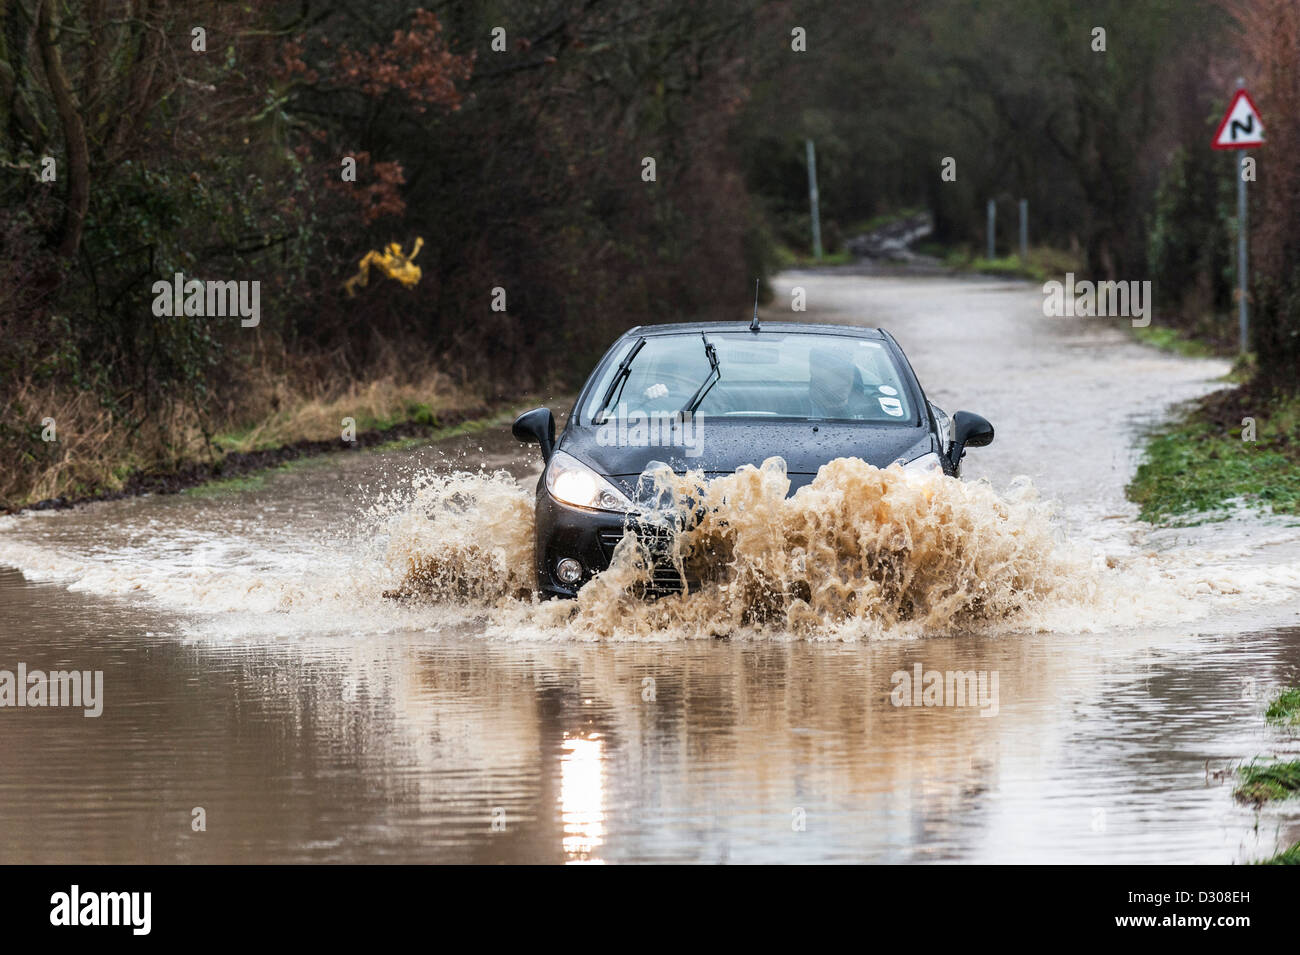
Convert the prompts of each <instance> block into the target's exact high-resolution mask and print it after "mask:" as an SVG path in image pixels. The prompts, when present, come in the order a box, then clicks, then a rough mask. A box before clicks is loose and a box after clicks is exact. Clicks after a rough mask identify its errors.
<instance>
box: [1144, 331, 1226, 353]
mask: <svg viewBox="0 0 1300 955" xmlns="http://www.w3.org/2000/svg"><path fill="white" fill-rule="evenodd" d="M1132 331H1133V337H1134V338H1136V339H1137V340H1138V341H1140V342H1142V344H1144V345H1151V346H1153V347H1155V348H1159V349H1160V350H1161V351H1168V352H1174V353H1175V354H1178V355H1184V356H1186V357H1188V358H1208V357H1209V356H1211V355H1213V354H1215V351H1214V349H1213V348H1211V347H1210V346H1209V345H1207V344H1206V343H1205V342H1203V341H1200V340H1199V339H1195V338H1187V337H1185V336H1184V335H1183V334H1182V333H1181V332H1179V331H1178V330H1177V329H1174V328H1170V327H1169V326H1167V325H1148V326H1146V327H1145V328H1133V329H1132Z"/></svg>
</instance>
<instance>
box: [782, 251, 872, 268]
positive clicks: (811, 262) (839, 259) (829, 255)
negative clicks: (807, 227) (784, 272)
mask: <svg viewBox="0 0 1300 955" xmlns="http://www.w3.org/2000/svg"><path fill="white" fill-rule="evenodd" d="M776 261H777V266H778V267H779V268H782V269H802V268H808V267H810V266H821V265H852V264H853V261H854V259H853V256H851V255H850V254H849V253H848V252H847V251H846V250H844V249H841V250H840V251H838V252H826V253H824V254H823V255H822V257H821V259H815V258H813V256H812V255H811V254H809V253H806V252H796V251H795V250H794V249H791V248H790V247H789V246H784V245H783V246H778V247H777V249H776Z"/></svg>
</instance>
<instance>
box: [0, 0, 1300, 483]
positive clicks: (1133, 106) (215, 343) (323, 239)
mask: <svg viewBox="0 0 1300 955" xmlns="http://www.w3.org/2000/svg"><path fill="white" fill-rule="evenodd" d="M1225 3H1226V4H1229V5H1228V6H1227V7H1225V6H1224V4H1225ZM1252 18H1253V19H1252ZM1252 23H1253V24H1254V26H1251V27H1250V28H1249V29H1247V30H1242V29H1241V26H1242V25H1243V24H1245V25H1249V24H1252ZM1261 23H1281V24H1282V27H1281V28H1280V29H1277V30H1260V29H1259V24H1261ZM1097 27H1102V28H1104V29H1105V31H1106V32H1105V48H1104V50H1099V49H1097V46H1096V28H1097ZM1298 32H1300V27H1297V24H1296V22H1295V8H1294V5H1293V4H1289V3H1288V0H1241V2H1240V3H1236V2H1232V0H1223V3H1220V2H1218V0H1103V2H1099V3H1089V4H1087V5H1084V4H1079V3H1075V2H1070V0H925V2H922V3H914V4H912V3H909V4H898V3H896V2H894V0H860V2H855V3H852V4H848V3H830V2H824V0H823V2H809V3H800V4H795V3H791V2H783V0H710V2H708V3H703V2H698V3H696V2H682V0H627V2H615V0H528V2H525V0H449V2H445V3H438V4H433V3H430V6H429V8H428V9H422V8H420V7H418V6H417V5H416V4H414V3H410V2H403V0H373V2H369V3H366V4H354V3H345V2H343V0H282V2H264V3H260V2H259V3H253V2H237V3H231V2H198V3H194V2H181V0H0V166H2V167H3V169H4V172H5V175H4V176H3V178H0V252H2V253H3V254H2V255H0V400H3V402H4V408H5V410H4V414H3V417H2V418H0V454H3V456H4V458H5V461H6V472H5V476H4V480H2V481H0V500H3V501H5V502H8V503H14V502H16V501H20V500H24V499H29V498H31V497H32V496H33V495H38V494H40V493H49V492H52V491H54V490H60V491H62V490H72V491H76V490H86V489H89V488H92V487H96V486H101V485H103V483H104V482H105V481H106V480H111V478H112V476H113V474H114V473H118V472H121V471H122V470H123V469H124V468H127V467H149V466H155V465H166V464H167V463H169V462H173V461H175V460H177V459H180V458H183V457H185V456H192V455H193V454H194V453H196V449H198V450H201V449H202V448H203V447H205V446H210V439H211V437H212V436H213V434H214V433H217V432H222V431H228V430H231V429H238V428H245V427H248V426H250V425H251V424H253V423H255V422H257V421H258V420H260V419H263V418H264V417H265V416H266V415H268V414H270V413H272V412H274V411H277V410H278V409H279V406H280V405H282V404H283V403H285V402H288V401H291V400H293V395H304V394H317V395H326V396H328V395H329V394H330V393H331V389H335V390H337V389H338V388H341V387H342V385H343V383H347V382H356V381H359V380H366V379H368V378H373V377H375V376H376V375H378V374H380V373H383V374H386V375H390V376H391V375H397V376H398V377H400V376H401V375H402V374H404V373H409V375H410V376H411V377H412V380H414V378H415V377H417V376H418V373H422V372H424V371H427V369H429V368H430V367H436V368H437V369H440V370H441V372H442V373H443V374H445V375H447V376H449V380H451V381H453V382H455V383H457V384H459V385H460V386H462V387H467V388H471V389H473V390H475V391H476V392H477V393H480V394H482V395H483V396H484V397H488V398H490V397H493V396H500V395H506V394H517V393H520V392H523V391H529V390H544V389H548V388H552V387H565V386H568V385H570V384H572V382H573V381H574V379H575V376H577V375H579V374H580V373H581V372H582V371H583V370H584V369H585V368H586V367H588V366H589V364H590V361H591V360H592V359H593V358H594V357H595V355H596V354H598V353H599V352H600V351H601V350H602V349H603V348H604V346H605V344H606V343H607V341H608V340H609V339H610V338H611V337H613V336H614V335H615V334H616V333H617V332H619V331H621V330H623V329H625V328H627V327H628V326H630V325H633V324H637V323H644V322H655V321H665V320H675V319H682V318H695V317H713V318H716V317H733V316H735V317H742V316H743V315H744V313H745V308H746V299H747V295H748V293H747V289H748V288H749V287H750V283H751V282H752V280H753V278H754V276H756V275H762V274H766V273H767V272H769V271H770V270H771V268H772V267H773V263H774V262H775V261H776V259H775V258H774V247H775V246H776V245H778V244H780V245H785V246H790V247H794V248H795V249H797V250H802V249H803V247H805V246H806V244H807V241H808V240H807V235H808V203H807V193H806V189H807V185H806V171H805V166H804V159H803V156H804V141H805V139H806V138H812V139H814V140H815V141H816V143H817V147H818V157H819V173H820V180H821V191H822V209H823V217H824V230H823V231H824V234H825V236H826V238H827V243H828V245H829V246H830V247H831V249H832V250H834V249H835V248H836V247H837V246H838V245H839V243H840V242H841V240H842V239H843V238H844V237H846V236H848V235H850V234H851V233H852V232H853V231H854V230H855V229H856V228H858V227H859V226H860V225H861V224H862V223H864V222H866V221H868V220H870V219H872V218H873V217H878V216H880V215H882V214H890V213H894V212H897V211H899V210H903V209H913V208H926V209H929V210H930V211H932V213H933V214H934V217H935V221H936V231H937V235H936V238H937V239H938V240H939V241H942V242H945V243H948V244H962V243H971V244H975V243H978V242H980V241H981V239H982V234H983V215H984V204H985V202H986V200H987V199H989V198H994V199H996V200H998V202H999V203H1000V208H1001V209H1002V215H1001V216H1000V225H1001V227H1002V230H1003V231H1002V232H1001V234H1000V243H1001V244H1002V245H1003V246H1004V247H1007V248H1009V246H1010V244H1011V241H1012V235H1013V230H1014V228H1015V226H1014V215H1013V210H1014V204H1013V203H1014V201H1015V200H1017V199H1019V198H1022V197H1023V198H1027V199H1028V200H1029V202H1030V208H1031V210H1032V211H1031V223H1032V225H1031V231H1032V238H1033V241H1034V243H1035V244H1041V245H1055V246H1058V247H1062V248H1072V249H1074V250H1075V251H1076V252H1077V253H1078V255H1079V257H1080V260H1081V261H1082V262H1084V263H1085V265H1086V268H1087V270H1088V271H1089V272H1091V273H1093V274H1094V275H1096V276H1109V277H1116V278H1130V279H1143V278H1153V279H1154V280H1155V282H1156V286H1157V290H1158V291H1157V302H1158V309H1159V311H1161V312H1162V313H1163V315H1164V316H1165V320H1166V321H1175V322H1182V323H1184V324H1187V325H1189V326H1197V327H1200V328H1201V330H1202V331H1203V332H1206V331H1208V332H1209V333H1210V334H1211V335H1213V332H1214V330H1215V329H1216V328H1217V327H1218V326H1217V325H1216V324H1215V323H1216V322H1217V321H1219V318H1218V316H1221V315H1222V314H1223V313H1224V312H1225V311H1226V310H1227V309H1228V308H1229V307H1230V305H1231V294H1232V293H1231V287H1232V280H1233V276H1232V264H1231V258H1230V250H1231V245H1230V243H1231V237H1232V229H1233V228H1234V221H1233V216H1234V214H1235V212H1234V209H1233V205H1232V202H1233V192H1232V188H1231V181H1230V178H1229V177H1230V175H1231V166H1230V162H1231V161H1230V159H1228V158H1227V157H1224V156H1221V155H1218V154H1211V153H1209V151H1208V149H1207V148H1206V147H1207V143H1208V138H1209V135H1210V133H1211V131H1212V129H1213V124H1214V121H1215V119H1216V118H1217V114H1218V113H1219V112H1221V110H1222V108H1223V106H1224V105H1225V103H1226V97H1227V95H1228V94H1229V93H1230V91H1231V87H1232V84H1233V80H1234V79H1235V76H1236V75H1237V73H1238V72H1241V71H1242V70H1246V71H1247V72H1248V73H1250V71H1252V70H1253V71H1255V72H1256V73H1259V74H1260V75H1259V77H1258V78H1259V79H1260V81H1261V86H1260V89H1259V94H1258V95H1257V97H1256V98H1257V100H1259V101H1260V102H1261V107H1262V108H1263V109H1264V110H1265V112H1266V114H1267V118H1268V120H1269V122H1270V126H1269V130H1270V137H1271V142H1270V145H1269V147H1268V148H1267V149H1265V150H1261V151H1260V153H1259V161H1260V170H1261V171H1260V179H1261V188H1262V190H1263V193H1262V196H1261V197H1258V198H1257V199H1256V206H1257V208H1258V210H1259V212H1260V214H1261V223H1262V224H1261V229H1262V230H1263V231H1262V232H1261V236H1262V237H1261V240H1260V241H1261V242H1262V243H1263V248H1262V249H1261V255H1260V256H1259V258H1258V262H1259V264H1260V270H1261V271H1260V274H1259V285H1258V288H1259V289H1260V301H1259V303H1258V305H1259V308H1258V309H1257V324H1256V328H1257V332H1258V338H1257V342H1258V343H1259V345H1260V364H1261V368H1262V369H1264V370H1265V371H1266V372H1267V376H1268V380H1270V381H1272V382H1275V383H1276V384H1277V385H1279V386H1282V387H1285V386H1287V385H1290V386H1292V387H1293V386H1294V384H1295V374H1294V368H1295V356H1296V354H1297V345H1296V332H1295V328H1296V323H1297V319H1296V317H1295V315H1296V314H1300V307H1298V306H1297V305H1296V303H1297V302H1298V301H1300V291H1297V289H1300V273H1297V272H1296V265H1295V263H1296V262H1297V261H1298V259H1297V256H1296V255H1295V254H1294V252H1295V251H1296V248H1295V247H1296V245H1297V241H1300V240H1297V238H1296V236H1297V235H1300V213H1298V212H1297V205H1298V204H1297V202H1296V197H1295V191H1296V188H1297V185H1296V183H1297V179H1296V177H1295V175H1294V172H1293V171H1287V169H1290V167H1287V162H1286V158H1285V157H1286V153H1285V150H1286V149H1287V148H1288V146H1287V144H1288V143H1290V141H1291V140H1292V139H1294V138H1295V136H1297V135H1300V121H1298V120H1297V119H1296V117H1297V115H1300V113H1298V112H1297V110H1296V108H1295V107H1296V105H1297V97H1296V93H1295V83H1296V82H1297V80H1296V77H1297V70H1296V68H1295V67H1296V62H1295V59H1296V43H1297V33H1298ZM1243 37H1244V39H1243ZM1242 44H1245V46H1242ZM1250 75H1251V77H1252V79H1253V78H1255V73H1250ZM1287 124H1290V127H1289V128H1288V125H1287ZM945 157H952V158H953V159H955V161H956V171H957V178H956V181H951V182H949V181H944V180H943V179H941V177H940V164H941V162H942V160H943V159H944V158H945ZM50 160H53V169H52V171H53V177H52V178H51V176H50V173H51V167H50ZM648 160H653V167H654V175H653V178H652V179H651V178H649V176H648V174H647V172H646V170H647V165H648ZM348 161H354V162H355V170H356V174H355V181H352V180H351V179H349V178H345V176H344V170H345V168H346V166H347V162H348ZM1282 167H1287V168H1286V169H1284V168H1282ZM417 239H420V240H423V246H422V249H421V251H420V253H419V256H418V258H417V259H416V260H415V262H414V264H416V265H418V266H419V267H420V269H421V270H422V276H421V278H420V281H419V282H418V283H417V284H416V285H415V286H414V287H413V288H411V289H407V288H405V287H404V286H403V285H401V284H399V283H396V282H391V281H383V280H375V281H371V282H369V283H368V284H367V285H366V286H365V287H364V288H362V289H360V291H359V293H358V294H349V293H348V291H346V290H345V289H344V283H345V282H346V281H347V279H348V278H349V277H351V276H352V275H354V274H355V273H356V272H357V267H358V263H359V262H360V261H361V260H362V258H363V257H365V256H366V254H367V252H369V251H371V250H381V249H384V248H385V247H386V246H387V245H388V243H391V242H396V243H399V244H400V246H401V247H402V248H404V249H410V248H411V247H412V245H413V244H414V243H415V241H416V240H417ZM176 273H183V274H184V275H185V277H186V278H187V279H192V278H198V279H201V280H208V279H212V280H221V281H231V280H235V281H239V280H247V281H258V282H260V283H261V320H260V323H259V324H258V325H257V326H256V327H255V328H249V327H243V326H242V325H241V324H240V322H239V321H238V320H232V319H213V318H209V317H203V316H195V315H189V316H186V315H175V316H167V317H159V316H157V315H155V313H154V309H153V307H152V306H153V303H154V297H155V296H154V292H153V285H154V283H155V282H156V281H158V280H160V279H162V280H167V281H170V280H171V278H172V276H173V275H174V274H176ZM496 290H501V291H500V292H497V291H496ZM352 291H356V289H353V290H352ZM502 300H504V303H505V309H504V310H497V309H494V308H493V304H494V303H496V304H498V305H499V304H500V303H501V301H502ZM1288 363H1289V364H1288ZM286 383H288V384H286ZM290 385H291V386H292V387H289V386H290ZM48 418H53V419H55V420H56V421H57V422H58V427H59V434H60V438H59V441H58V442H49V441H42V440H41V436H42V427H43V426H42V422H43V421H44V420H46V419H48ZM74 452H75V453H74ZM78 456H80V457H78ZM74 459H75V460H74ZM77 461H81V462H82V464H77ZM69 462H71V463H69ZM83 465H84V466H83ZM56 466H57V468H58V469H61V470H58V476H57V477H52V476H51V475H53V474H54V473H55V472H54V471H53V470H52V469H56Z"/></svg>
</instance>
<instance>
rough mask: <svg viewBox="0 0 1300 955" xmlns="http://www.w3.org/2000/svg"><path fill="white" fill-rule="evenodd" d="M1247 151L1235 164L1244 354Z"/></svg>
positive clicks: (1239, 325)
mask: <svg viewBox="0 0 1300 955" xmlns="http://www.w3.org/2000/svg"><path fill="white" fill-rule="evenodd" d="M1248 155H1250V153H1249V151H1248V150H1245V149H1243V150H1242V151H1241V158H1240V159H1239V160H1238V162H1237V279H1238V284H1239V285H1240V287H1241V288H1240V291H1239V295H1240V296H1241V297H1240V299H1239V300H1238V302H1237V330H1238V332H1239V333H1240V335H1241V351H1242V353H1243V354H1244V353H1245V352H1246V351H1247V350H1248V349H1249V348H1250V335H1249V328H1250V317H1249V312H1248V309H1249V305H1248V303H1247V290H1248V289H1249V288H1250V278H1249V277H1250V270H1249V269H1248V268H1247V262H1246V157H1247V156H1248Z"/></svg>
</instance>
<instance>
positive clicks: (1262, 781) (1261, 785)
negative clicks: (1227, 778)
mask: <svg viewBox="0 0 1300 955" xmlns="http://www.w3.org/2000/svg"><path fill="white" fill-rule="evenodd" d="M1237 776H1238V778H1239V779H1240V780H1241V783H1240V784H1239V785H1238V786H1237V788H1236V789H1235V790H1233V793H1232V794H1233V795H1234V796H1236V797H1237V799H1238V800H1240V801H1241V802H1245V803H1251V804H1253V805H1256V806H1260V805H1263V804H1264V803H1266V802H1273V801H1276V800H1279V799H1289V798H1290V797H1292V796H1294V795H1296V793H1298V792H1300V760H1291V761H1290V762H1280V761H1270V762H1263V763H1261V762H1258V761H1256V762H1252V763H1250V764H1248V765H1246V766H1242V767H1241V768H1240V769H1238V770H1237Z"/></svg>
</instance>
